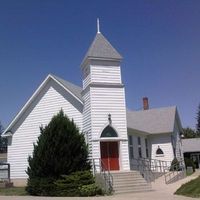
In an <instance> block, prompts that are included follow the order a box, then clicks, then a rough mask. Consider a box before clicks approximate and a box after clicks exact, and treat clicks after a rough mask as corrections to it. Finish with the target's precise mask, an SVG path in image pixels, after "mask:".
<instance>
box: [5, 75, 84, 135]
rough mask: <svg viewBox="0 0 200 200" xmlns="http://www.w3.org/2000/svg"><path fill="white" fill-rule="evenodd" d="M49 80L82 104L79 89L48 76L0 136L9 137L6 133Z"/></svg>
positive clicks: (53, 76)
mask: <svg viewBox="0 0 200 200" xmlns="http://www.w3.org/2000/svg"><path fill="white" fill-rule="evenodd" d="M49 80H53V81H55V82H56V83H58V84H59V85H60V86H61V87H62V88H64V89H65V90H66V91H67V92H69V93H70V94H71V95H72V96H73V97H74V98H75V99H77V100H78V101H79V102H80V103H81V104H83V101H82V97H81V91H82V89H81V87H79V86H76V85H74V84H72V83H70V82H68V81H65V80H63V79H61V78H59V77H57V76H55V75H52V74H49V75H48V76H47V77H46V78H45V80H44V81H43V82H42V83H41V85H40V86H39V87H38V88H37V90H36V91H35V92H34V93H33V95H32V96H31V98H30V99H29V100H28V101H27V103H26V104H25V105H24V106H23V108H22V109H21V110H20V112H19V113H18V114H17V115H16V117H15V118H14V119H13V120H12V122H11V123H10V124H9V125H8V127H7V128H6V129H5V130H4V132H3V133H2V136H5V137H6V136H11V134H10V133H8V134H7V132H8V131H10V130H11V129H12V127H13V126H14V125H15V124H16V122H17V121H18V119H19V118H20V117H21V116H22V115H23V113H24V112H25V111H26V109H27V108H28V107H29V105H30V104H31V103H32V102H33V101H34V99H35V98H36V97H37V95H39V93H40V91H41V90H42V89H43V88H44V87H45V85H46V84H47V83H48V81H49Z"/></svg>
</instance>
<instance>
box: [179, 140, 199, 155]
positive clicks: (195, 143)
mask: <svg viewBox="0 0 200 200" xmlns="http://www.w3.org/2000/svg"><path fill="white" fill-rule="evenodd" d="M182 144H183V152H184V153H185V152H197V151H199V152H200V138H191V139H183V140H182Z"/></svg>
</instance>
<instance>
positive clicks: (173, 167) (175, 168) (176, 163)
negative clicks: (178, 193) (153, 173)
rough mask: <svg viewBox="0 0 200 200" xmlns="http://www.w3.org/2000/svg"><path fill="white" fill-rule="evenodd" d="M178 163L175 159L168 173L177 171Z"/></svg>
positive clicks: (178, 168)
mask: <svg viewBox="0 0 200 200" xmlns="http://www.w3.org/2000/svg"><path fill="white" fill-rule="evenodd" d="M179 170H180V163H179V161H178V159H177V158H174V159H173V160H172V163H171V167H170V171H179Z"/></svg>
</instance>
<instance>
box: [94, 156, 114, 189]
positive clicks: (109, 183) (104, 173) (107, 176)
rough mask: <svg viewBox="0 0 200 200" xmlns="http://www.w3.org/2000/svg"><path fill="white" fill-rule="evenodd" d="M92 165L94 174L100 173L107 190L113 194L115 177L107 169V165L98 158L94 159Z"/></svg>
mask: <svg viewBox="0 0 200 200" xmlns="http://www.w3.org/2000/svg"><path fill="white" fill-rule="evenodd" d="M97 163H98V164H97ZM92 165H93V174H94V175H96V174H97V173H98V172H99V174H100V175H101V177H102V178H103V179H104V181H105V184H106V189H108V192H109V193H110V192H112V191H113V176H112V174H111V173H110V170H109V169H107V168H106V165H105V163H104V162H103V160H102V159H101V158H96V159H95V158H93V159H92ZM97 167H98V168H99V171H98V170H97Z"/></svg>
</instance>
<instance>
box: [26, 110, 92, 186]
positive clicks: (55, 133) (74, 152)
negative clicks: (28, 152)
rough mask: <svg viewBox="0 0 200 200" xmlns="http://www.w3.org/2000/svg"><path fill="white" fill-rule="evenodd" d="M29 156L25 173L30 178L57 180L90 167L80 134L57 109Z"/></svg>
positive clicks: (71, 122) (41, 129)
mask: <svg viewBox="0 0 200 200" xmlns="http://www.w3.org/2000/svg"><path fill="white" fill-rule="evenodd" d="M40 131H41V134H40V136H39V137H38V141H37V143H36V144H34V150H33V155H32V156H29V158H28V163H29V167H28V169H27V174H28V176H29V183H30V181H31V179H32V178H37V177H38V178H42V177H44V178H47V177H48V178H53V179H57V178H60V176H61V175H68V174H71V173H72V172H76V171H83V170H88V169H90V168H91V166H90V163H89V161H88V148H87V145H86V143H85V138H84V135H83V134H80V133H79V130H78V128H77V126H76V125H75V123H74V122H73V120H72V121H71V120H70V119H69V118H68V117H67V116H66V115H64V112H63V111H62V110H61V111H60V112H59V113H58V114H57V115H56V116H54V117H53V118H52V120H51V121H50V123H49V124H48V125H47V126H45V127H44V128H42V127H41V128H40Z"/></svg>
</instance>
